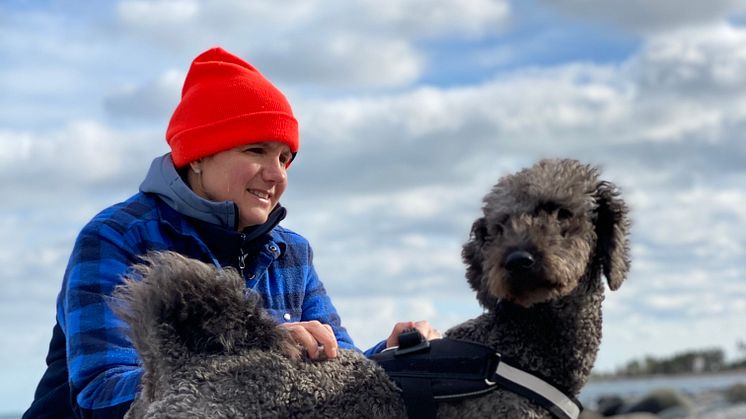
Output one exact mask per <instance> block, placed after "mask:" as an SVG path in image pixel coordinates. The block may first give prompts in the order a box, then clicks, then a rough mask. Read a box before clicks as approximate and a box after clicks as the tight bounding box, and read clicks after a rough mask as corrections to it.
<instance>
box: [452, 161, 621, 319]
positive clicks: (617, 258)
mask: <svg viewBox="0 0 746 419" xmlns="http://www.w3.org/2000/svg"><path fill="white" fill-rule="evenodd" d="M483 203H484V205H483V208H482V209H483V214H484V216H483V217H480V218H479V219H477V220H476V221H475V222H474V224H473V225H472V230H471V235H470V237H469V240H468V241H467V243H466V244H465V245H464V248H463V252H462V256H463V259H464V262H465V263H466V265H467V272H466V277H467V279H468V281H469V284H470V285H471V287H472V288H474V290H476V291H477V299H478V300H479V302H480V304H482V305H483V306H484V307H486V308H492V307H494V306H495V304H496V303H497V301H498V300H507V301H511V302H514V303H516V304H519V305H522V306H524V307H528V306H531V305H533V304H536V303H540V302H545V301H548V300H552V299H555V298H559V297H562V296H564V295H568V294H569V293H571V292H572V291H573V290H574V289H575V288H576V287H577V286H578V285H579V283H580V282H581V281H582V280H583V278H588V277H591V280H597V279H598V277H599V276H600V274H601V272H603V274H604V276H606V278H607V281H608V284H609V287H610V288H611V289H612V290H615V289H617V288H619V287H620V286H621V284H622V282H623V281H624V278H625V277H626V274H627V271H628V270H629V264H630V260H629V238H628V235H629V226H630V222H629V219H628V217H627V212H628V210H627V206H626V204H625V203H624V201H623V200H622V199H621V198H620V197H619V193H618V191H617V189H616V187H615V186H614V185H613V184H612V183H609V182H606V181H602V180H600V179H599V171H598V169H596V168H594V167H591V166H588V165H584V164H581V163H579V162H577V161H575V160H542V161H540V162H538V163H537V164H536V165H534V166H533V167H531V168H529V169H524V170H522V171H520V172H518V173H515V174H513V175H509V176H505V177H503V178H501V179H500V180H499V181H498V183H497V184H496V185H495V186H494V187H493V188H492V190H491V191H490V192H489V193H488V194H487V195H486V196H485V197H484V201H483Z"/></svg>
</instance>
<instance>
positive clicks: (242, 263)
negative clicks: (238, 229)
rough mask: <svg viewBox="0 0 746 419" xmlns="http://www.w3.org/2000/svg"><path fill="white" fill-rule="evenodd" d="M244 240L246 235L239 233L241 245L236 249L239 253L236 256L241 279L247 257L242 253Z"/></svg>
mask: <svg viewBox="0 0 746 419" xmlns="http://www.w3.org/2000/svg"><path fill="white" fill-rule="evenodd" d="M244 240H246V235H245V234H243V233H241V245H240V246H239V248H238V251H239V252H240V253H239V255H238V269H239V271H240V272H241V278H243V277H244V276H243V270H244V268H246V256H248V255H247V254H246V253H244V251H243V242H244Z"/></svg>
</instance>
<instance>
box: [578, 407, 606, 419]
mask: <svg viewBox="0 0 746 419" xmlns="http://www.w3.org/2000/svg"><path fill="white" fill-rule="evenodd" d="M603 418H604V417H603V415H601V414H600V413H598V412H594V411H593V410H589V409H583V411H582V412H580V416H578V419H603Z"/></svg>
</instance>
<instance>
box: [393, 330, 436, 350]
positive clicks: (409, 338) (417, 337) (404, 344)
mask: <svg viewBox="0 0 746 419" xmlns="http://www.w3.org/2000/svg"><path fill="white" fill-rule="evenodd" d="M429 348H430V342H429V341H428V340H427V339H425V337H424V336H422V333H420V332H419V331H418V330H417V329H415V328H410V329H405V330H404V331H403V332H401V333H400V334H399V347H398V348H396V350H395V351H394V356H399V355H405V354H409V353H413V352H419V351H424V350H427V349H429Z"/></svg>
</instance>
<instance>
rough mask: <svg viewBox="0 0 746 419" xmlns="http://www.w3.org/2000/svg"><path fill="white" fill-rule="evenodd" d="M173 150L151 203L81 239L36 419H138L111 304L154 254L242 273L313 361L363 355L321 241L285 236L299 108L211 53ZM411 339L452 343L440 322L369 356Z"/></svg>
mask: <svg viewBox="0 0 746 419" xmlns="http://www.w3.org/2000/svg"><path fill="white" fill-rule="evenodd" d="M166 140H167V142H168V144H169V146H170V148H171V152H170V153H169V154H166V155H164V156H162V157H159V158H156V159H155V160H154V161H153V163H152V165H151V167H150V170H149V172H148V174H147V176H146V178H145V180H144V181H143V182H142V184H141V185H140V191H139V192H138V193H137V194H135V195H134V196H132V197H131V198H129V199H128V200H127V201H125V202H122V203H119V204H116V205H113V206H111V207H109V208H107V209H105V210H104V211H102V212H101V213H99V214H98V215H96V216H95V217H94V218H93V220H91V221H90V222H89V223H88V224H87V225H86V226H85V227H84V228H83V230H82V231H81V233H80V235H79V236H78V239H77V241H76V243H75V247H74V249H73V252H72V255H71V257H70V260H69V262H68V266H67V269H66V271H65V276H64V280H63V284H62V291H61V292H60V295H59V297H58V301H57V324H56V325H55V327H54V330H53V335H52V341H51V343H50V348H49V354H48V355H47V365H48V368H47V371H46V372H45V374H44V376H43V377H42V379H41V382H40V383H39V386H38V388H37V390H36V393H35V397H34V402H33V403H32V405H31V407H30V408H29V410H28V411H27V412H26V413H25V414H24V418H39V417H54V418H64V417H106V418H116V417H123V416H124V414H125V413H126V411H127V409H128V408H129V405H130V403H131V401H132V400H133V399H134V397H135V394H136V393H137V391H138V385H139V382H140V377H141V374H142V370H141V368H140V367H139V365H138V357H137V354H136V352H135V350H134V348H133V347H132V344H131V343H130V342H129V340H128V339H127V338H126V334H127V328H126V326H125V325H124V323H123V322H122V321H120V320H119V319H118V318H116V317H115V316H114V315H113V313H112V311H111V309H110V305H109V304H110V294H111V292H112V291H113V290H114V288H115V287H116V286H117V285H118V284H120V283H121V278H122V275H123V274H124V273H125V272H126V271H127V269H128V267H129V266H130V265H132V264H133V263H136V262H138V258H139V256H141V255H143V254H145V253H147V252H148V251H153V250H172V251H176V252H179V253H181V254H183V255H185V256H189V257H192V258H196V259H200V260H202V261H204V262H208V263H212V264H214V265H216V266H221V267H228V266H231V267H235V268H236V269H238V270H239V272H240V273H241V275H242V276H243V277H244V279H245V280H246V286H247V287H248V288H251V289H252V290H254V291H256V292H258V293H259V294H260V295H261V296H262V297H263V299H264V302H265V305H266V307H267V310H268V312H269V313H270V314H271V315H272V316H273V317H274V318H275V319H277V321H278V322H279V323H280V327H283V328H285V329H287V330H288V331H289V333H290V334H291V335H292V336H293V338H294V339H295V340H296V342H297V343H298V344H299V345H300V346H302V347H303V348H304V349H305V351H306V352H307V354H308V356H309V357H310V358H312V359H319V358H328V359H331V358H334V357H336V355H337V350H338V348H343V349H354V348H355V346H354V345H353V343H352V339H351V338H350V336H349V335H348V333H347V331H346V330H345V329H344V327H342V325H341V321H340V318H339V316H338V315H337V311H336V309H335V308H334V306H333V305H332V303H331V300H330V299H329V297H328V295H327V294H326V291H325V290H324V286H323V285H322V283H321V281H319V279H318V277H317V275H316V272H315V270H314V268H313V264H312V252H311V248H310V246H309V244H308V242H307V241H306V239H304V238H303V237H302V236H300V235H298V234H297V233H294V232H292V231H290V230H288V229H285V228H283V227H281V226H279V223H280V221H282V219H283V218H285V215H286V210H285V209H284V208H283V207H282V206H281V205H280V204H279V200H280V197H281V196H282V194H283V192H284V191H285V188H286V187H287V182H288V178H287V170H288V167H289V166H290V164H291V162H292V160H293V159H294V158H295V155H296V154H297V152H298V148H299V139H298V123H297V121H296V119H295V117H294V116H293V113H292V109H291V108H290V104H289V103H288V101H287V99H286V98H285V96H284V95H283V94H282V93H281V92H280V91H279V90H278V89H277V88H276V87H275V86H273V85H272V84H271V83H270V82H269V81H268V80H267V79H266V78H264V76H262V75H261V74H260V73H259V72H258V71H257V70H256V69H255V68H254V67H252V66H251V65H250V64H249V63H247V62H245V61H244V60H242V59H241V58H239V57H237V56H235V55H233V54H230V53H229V52H227V51H225V50H223V49H221V48H213V49H210V50H208V51H205V52H204V53H202V54H200V55H199V56H198V57H197V58H195V60H194V61H193V62H192V65H191V67H190V69H189V72H188V74H187V77H186V80H185V82H184V88H183V90H182V98H181V101H180V103H179V105H178V106H177V108H176V110H175V111H174V113H173V115H172V117H171V121H170V123H169V126H168V130H167V132H166ZM408 327H417V328H418V329H419V330H420V331H421V332H422V333H423V334H424V335H425V336H427V337H428V338H434V337H438V333H437V332H436V331H435V330H434V329H432V328H431V327H430V325H429V324H428V323H427V322H403V323H397V324H396V325H395V326H394V330H393V331H392V332H391V335H390V336H389V337H388V339H386V340H385V341H383V342H381V343H379V344H378V345H376V346H375V347H373V348H371V349H370V350H368V351H367V352H366V353H367V354H371V353H375V352H378V351H380V350H381V349H383V348H384V347H386V346H392V345H396V344H398V341H397V336H398V334H399V333H400V332H401V331H402V330H403V329H405V328H408Z"/></svg>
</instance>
